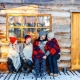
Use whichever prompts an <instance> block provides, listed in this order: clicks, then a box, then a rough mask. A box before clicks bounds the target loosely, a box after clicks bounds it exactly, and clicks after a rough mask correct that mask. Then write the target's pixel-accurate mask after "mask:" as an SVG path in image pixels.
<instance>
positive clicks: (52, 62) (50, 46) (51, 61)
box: [45, 32, 60, 76]
mask: <svg viewBox="0 0 80 80" xmlns="http://www.w3.org/2000/svg"><path fill="white" fill-rule="evenodd" d="M47 38H48V42H47V43H46V45H45V50H46V51H49V53H50V54H49V55H48V57H47V59H48V65H49V70H50V75H51V76H57V75H58V65H57V60H58V59H59V58H60V54H59V53H60V47H59V44H58V42H57V40H56V39H55V38H54V34H53V32H50V33H48V36H47Z"/></svg>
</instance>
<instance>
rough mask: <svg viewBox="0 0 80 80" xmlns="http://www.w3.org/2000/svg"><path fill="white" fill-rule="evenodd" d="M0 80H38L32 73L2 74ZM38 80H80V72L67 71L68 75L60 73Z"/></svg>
mask: <svg viewBox="0 0 80 80" xmlns="http://www.w3.org/2000/svg"><path fill="white" fill-rule="evenodd" d="M0 80H36V78H35V77H34V75H33V74H32V73H30V74H29V75H27V74H26V73H22V72H21V73H15V74H12V73H0ZM37 80H80V72H78V71H67V73H65V74H64V73H63V72H62V71H60V72H59V74H58V76H57V77H51V76H49V75H48V74H46V75H45V76H44V77H43V78H37Z"/></svg>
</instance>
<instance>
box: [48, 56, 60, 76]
mask: <svg viewBox="0 0 80 80" xmlns="http://www.w3.org/2000/svg"><path fill="white" fill-rule="evenodd" d="M59 58H60V54H55V55H50V54H49V55H48V57H47V60H48V67H49V70H50V73H56V74H58V65H57V60H58V59H59Z"/></svg>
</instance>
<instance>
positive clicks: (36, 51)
mask: <svg viewBox="0 0 80 80" xmlns="http://www.w3.org/2000/svg"><path fill="white" fill-rule="evenodd" d="M44 55H45V54H44V53H43V51H42V50H41V49H40V48H39V41H38V40H35V41H34V43H33V56H32V58H33V60H35V59H39V60H41V59H42V58H43V56H44Z"/></svg>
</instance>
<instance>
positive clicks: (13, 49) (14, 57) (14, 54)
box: [7, 37, 21, 72]
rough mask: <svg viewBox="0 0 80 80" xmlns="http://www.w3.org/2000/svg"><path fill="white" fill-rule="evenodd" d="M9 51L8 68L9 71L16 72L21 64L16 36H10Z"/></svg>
mask: <svg viewBox="0 0 80 80" xmlns="http://www.w3.org/2000/svg"><path fill="white" fill-rule="evenodd" d="M10 42H11V43H10V45H9V53H8V61H7V63H8V68H9V71H10V72H16V71H18V69H19V68H20V66H21V62H20V56H19V45H18V44H17V38H16V37H10Z"/></svg>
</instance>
